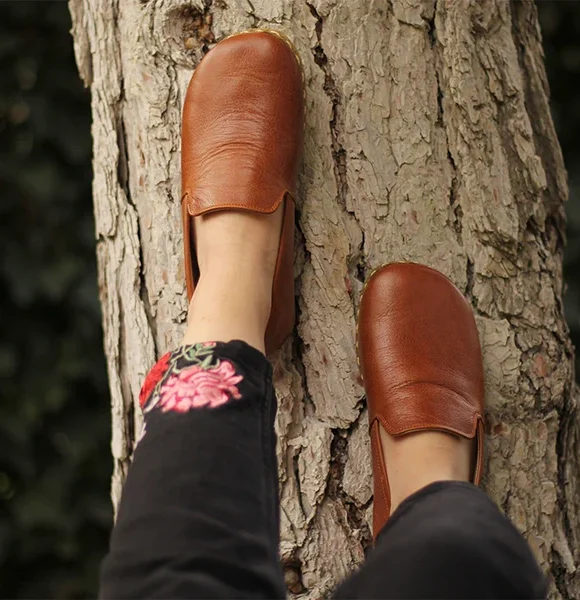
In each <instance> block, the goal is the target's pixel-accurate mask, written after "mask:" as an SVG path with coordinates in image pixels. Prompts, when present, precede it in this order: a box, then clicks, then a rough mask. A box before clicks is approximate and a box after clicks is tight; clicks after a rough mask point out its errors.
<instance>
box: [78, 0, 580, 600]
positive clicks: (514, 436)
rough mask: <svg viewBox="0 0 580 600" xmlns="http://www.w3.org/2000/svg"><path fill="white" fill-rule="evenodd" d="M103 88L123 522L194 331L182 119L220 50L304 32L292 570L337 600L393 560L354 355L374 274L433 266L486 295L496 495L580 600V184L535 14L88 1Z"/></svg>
mask: <svg viewBox="0 0 580 600" xmlns="http://www.w3.org/2000/svg"><path fill="white" fill-rule="evenodd" d="M70 8H71V13H72V16H73V35H74V41H75V50H76V56H77V61H78V65H79V70H80V73H81V76H82V77H83V79H84V81H85V83H86V84H87V85H89V86H90V87H91V89H92V108H93V116H94V123H93V137H94V204H95V214H96V230H97V231H96V233H97V239H98V242H97V251H98V259H99V282H100V291H101V300H102V306H103V320H104V329H105V351H106V354H107V358H108V369H109V378H110V387H111V395H112V415H113V439H112V449H113V456H114V465H115V466H114V476H113V491H112V494H113V502H114V503H116V502H117V501H118V499H119V494H120V490H121V486H122V483H123V480H124V477H125V474H126V472H127V467H128V465H129V461H130V457H131V452H132V448H133V444H134V439H135V432H136V431H138V429H139V427H140V417H139V413H138V411H137V410H136V409H135V406H136V400H137V397H138V393H139V387H140V385H141V381H142V379H143V377H144V376H145V374H146V372H147V370H148V368H149V367H150V366H151V365H152V364H153V363H154V361H155V360H156V358H157V357H159V356H160V355H161V354H162V353H164V352H166V351H167V350H169V349H171V348H173V347H174V346H176V345H177V344H178V342H179V339H180V337H181V335H182V331H183V325H184V322H185V317H186V308H187V299H186V294H185V290H184V274H183V263H182V245H181V244H182V240H181V224H180V216H179V197H180V183H179V175H180V173H179V150H180V113H181V102H182V100H183V97H184V90H185V86H186V84H187V81H188V80H189V77H190V76H191V73H192V70H193V69H194V67H195V65H196V64H197V63H198V61H199V60H200V58H201V57H202V56H203V54H204V53H205V52H206V51H207V50H208V49H209V48H211V47H212V45H213V44H214V42H215V41H217V40H219V39H221V38H222V37H223V36H225V35H227V34H230V33H232V32H235V31H237V30H241V29H245V28H248V27H255V26H268V27H273V28H280V29H283V30H284V31H286V32H287V33H288V34H289V35H290V36H291V37H292V38H293V39H294V40H295V42H296V45H297V46H298V49H299V51H300V53H301V55H302V60H303V62H304V68H305V76H306V82H307V94H306V98H307V124H306V149H305V159H304V168H303V172H302V176H301V186H300V190H301V191H300V197H299V199H298V208H299V220H298V228H297V232H296V235H297V254H296V278H297V289H298V293H299V296H298V299H297V301H298V306H299V319H298V325H297V330H296V335H295V337H294V339H293V340H291V341H290V342H289V343H287V345H286V346H285V348H284V349H283V350H282V351H281V353H280V356H279V357H278V358H277V359H276V360H275V373H276V381H277V389H278V394H279V401H280V410H279V415H278V421H277V429H278V433H279V459H280V482H281V495H282V509H283V510H282V523H281V527H282V547H281V551H282V557H283V560H284V563H285V565H286V574H287V582H288V587H289V589H290V591H291V592H293V593H295V594H304V595H305V596H306V597H309V598H320V597H321V596H322V595H323V594H324V593H325V592H327V591H328V590H329V588H330V587H331V586H333V585H334V584H335V583H336V582H337V581H338V580H340V579H341V578H342V577H344V576H345V575H346V574H347V573H348V572H349V571H350V570H351V569H353V568H354V567H355V566H356V565H357V564H358V563H359V562H360V561H361V560H362V558H363V554H364V551H365V549H366V548H367V547H368V546H369V543H370V533H369V522H370V514H371V501H372V498H371V469H370V462H369V444H368V440H367V413H366V409H365V402H364V397H363V389H362V387H361V385H360V380H359V377H358V370H357V361H356V356H355V315H356V311H357V305H358V301H359V293H360V290H361V286H362V282H363V279H364V277H365V274H366V273H368V272H369V270H370V269H371V268H372V267H374V266H376V265H379V264H381V263H383V262H387V261H395V260H411V261H418V262H422V263H426V264H428V265H431V266H433V267H435V268H437V269H439V270H441V271H443V272H444V273H446V274H447V275H448V276H449V277H451V279H452V280H453V281H454V282H455V283H456V284H457V285H458V286H459V287H460V289H461V290H463V291H464V292H465V294H466V295H467V296H468V297H469V298H470V300H471V301H472V303H473V306H474V308H475V311H476V314H477V323H478V326H479V329H480V334H481V340H482V344H483V348H484V354H485V368H486V378H487V402H488V406H489V411H488V415H487V419H486V426H487V431H488V434H489V436H488V441H487V451H488V452H487V457H488V458H487V476H486V478H485V487H486V489H487V490H488V492H489V493H490V494H491V496H492V497H493V499H494V500H495V501H496V502H497V503H498V504H499V505H500V506H501V507H502V508H503V509H504V510H505V512H506V513H507V514H508V515H509V516H510V517H511V518H512V519H513V520H514V522H515V523H516V525H517V526H518V528H519V529H520V530H521V531H522V532H523V534H524V535H525V537H526V538H527V539H528V540H529V542H530V544H531V546H532V548H533V549H534V552H535V553H536V555H537V557H538V558H539V560H540V562H541V564H542V566H543V568H544V569H545V570H546V571H549V572H550V573H551V576H552V579H553V585H552V589H551V597H553V598H565V599H569V598H577V597H580V572H579V571H578V570H577V566H576V565H578V564H579V557H580V539H579V532H580V529H579V525H580V486H579V456H578V451H579V442H578V439H579V438H578V410H577V408H578V407H577V403H576V401H575V396H574V384H573V367H572V348H571V344H570V341H569V338H568V332H567V329H566V325H565V322H564V317H563V312H562V247H563V220H564V216H563V203H564V201H565V199H566V196H567V183H566V173H565V169H564V165H563V161H562V155H561V152H560V147H559V145H558V141H557V138H556V135H555V132H554V127H553V124H552V120H551V117H550V113H549V108H548V99H549V91H548V84H547V80H546V74H545V70H544V66H543V52H542V46H541V37H540V32H539V28H538V22H537V15H536V9H535V6H534V4H533V3H532V2H530V1H523V2H519V1H516V2H512V3H511V4H510V3H509V2H507V1H506V0H479V1H472V2H464V1H462V0H437V1H435V0H357V1H356V2H355V1H352V0H252V1H251V2H250V0H225V1H224V0H213V1H212V0H123V1H121V0H71V3H70Z"/></svg>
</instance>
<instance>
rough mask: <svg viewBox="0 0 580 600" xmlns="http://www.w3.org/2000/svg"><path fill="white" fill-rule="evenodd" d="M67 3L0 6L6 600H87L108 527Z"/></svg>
mask: <svg viewBox="0 0 580 600" xmlns="http://www.w3.org/2000/svg"><path fill="white" fill-rule="evenodd" d="M69 29H70V17H69V15H68V11H67V6H66V3H57V2H3V3H0V139H1V142H2V143H1V144H0V194H1V199H0V378H1V380H2V385H1V387H0V395H1V401H0V593H1V594H2V597H4V598H11V597H18V598H39V597H44V598H47V597H50V598H88V597H94V596H95V594H96V589H97V572H98V566H99V562H100V560H101V558H102V555H103V554H104V552H105V551H106V545H107V540H108V531H109V528H110V525H111V509H110V502H109V493H108V492H109V477H110V470H111V458H110V449H109V439H110V432H109V422H110V421H109V402H108V391H107V384H106V374H105V363H104V359H103V352H102V340H101V330H100V313H99V305H98V299H97V287H96V265H95V256H94V255H95V249H94V246H95V242H94V232H93V217H92V206H91V136H90V123H91V116H90V96H89V93H88V92H87V91H86V90H84V89H83V87H82V84H81V82H80V81H79V78H78V75H77V72H76V67H75V64H74V57H73V52H72V43H71V38H70V35H69V33H68V31H69Z"/></svg>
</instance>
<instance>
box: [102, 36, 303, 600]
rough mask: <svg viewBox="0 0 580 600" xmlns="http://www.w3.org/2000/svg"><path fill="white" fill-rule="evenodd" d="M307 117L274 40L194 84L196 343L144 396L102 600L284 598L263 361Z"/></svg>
mask: <svg viewBox="0 0 580 600" xmlns="http://www.w3.org/2000/svg"><path fill="white" fill-rule="evenodd" d="M302 103H303V94H302V79H301V74H300V70H299V64H298V62H297V60H296V57H295V55H294V53H293V52H291V48H290V46H289V44H288V43H287V42H286V41H284V40H282V39H281V37H280V36H279V35H278V34H274V33H271V34H270V33H264V32H252V33H249V34H248V33H245V34H244V35H239V36H235V37H233V38H229V39H227V40H224V41H222V42H220V43H219V44H218V45H217V46H216V48H214V49H212V50H211V51H210V52H209V53H208V54H207V56H206V57H205V58H204V59H203V61H202V62H201V63H200V65H199V66H198V67H197V69H196V72H195V74H194V76H193V77H192V80H191V82H190V85H189V88H188V93H187V97H186V100H185V107H184V116H183V131H182V184H183V186H182V187H183V198H182V209H183V217H184V233H185V235H184V243H185V249H186V253H185V263H184V264H185V270H186V280H187V289H188V293H189V294H190V295H191V294H193V296H192V299H191V303H190V306H189V313H188V324H187V331H186V333H185V337H184V340H183V344H184V345H183V346H182V347H180V348H178V349H177V350H175V351H174V352H173V353H170V354H167V355H165V356H164V357H163V358H162V359H161V360H160V361H159V362H158V363H157V365H156V366H155V367H154V368H153V369H152V371H151V372H150V374H149V376H148V377H147V379H146V381H145V384H144V386H143V390H142V393H141V398H140V402H141V406H142V408H143V410H144V413H145V433H144V435H143V436H142V439H141V441H140V442H139V444H138V446H137V448H136V450H135V454H134V459H133V462H132V464H131V467H130V469H129V473H128V477H127V481H126V484H125V487H124V489H123V496H122V499H121V503H120V508H119V514H118V518H117V523H116V525H115V529H114V531H113V535H112V539H111V547H110V552H109V555H108V556H107V558H106V559H105V561H104V565H103V569H102V577H101V590H100V597H102V598H105V599H109V598H281V597H284V596H285V586H284V579H283V575H282V570H281V566H280V563H279V556H278V542H279V539H278V538H279V515H278V512H279V506H278V490H277V485H278V483H277V481H278V472H277V463H276V456H275V445H276V436H275V432H274V415H275V412H276V404H275V398H274V390H273V387H272V368H271V366H270V363H269V362H268V361H267V360H266V357H265V355H264V352H265V351H266V350H268V351H274V350H276V349H277V348H278V347H279V346H280V344H281V343H282V342H283V340H284V338H285V337H286V336H287V335H289V334H290V332H291V330H292V326H293V315H294V295H293V283H294V280H293V272H292V257H293V253H292V240H293V232H294V230H293V222H294V221H293V209H294V205H293V199H292V195H291V191H292V190H293V189H294V187H295V179H296V172H297V164H298V156H299V154H300V146H301V138H302V129H301V128H302V122H301V116H302ZM192 229H194V230H195V231H194V232H192ZM193 233H194V234H195V235H193ZM194 239H195V245H194V244H193V241H194Z"/></svg>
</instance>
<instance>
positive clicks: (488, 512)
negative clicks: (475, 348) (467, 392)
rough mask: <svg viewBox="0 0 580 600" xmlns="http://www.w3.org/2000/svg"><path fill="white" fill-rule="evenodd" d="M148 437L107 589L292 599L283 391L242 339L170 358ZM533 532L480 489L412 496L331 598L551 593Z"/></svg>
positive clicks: (153, 394) (151, 381)
mask: <svg viewBox="0 0 580 600" xmlns="http://www.w3.org/2000/svg"><path fill="white" fill-rule="evenodd" d="M141 402H142V407H143V409H144V411H145V424H146V430H145V433H144V435H143V437H142V439H141V441H140V442H139V444H138V446H137V449H136V451H135V456H134V460H133V464H132V465H131V468H130V470H129V475H128V478H127V482H126V485H125V488H124V491H123V497H122V500H121V504H120V509H119V514H118V519H117V523H116V526H115V528H114V531H113V534H112V538H111V547H110V552H109V554H108V556H107V557H106V559H105V561H104V563H103V568H102V576H101V590H100V597H101V598H105V599H113V598H119V599H121V598H122V599H129V598H284V597H285V596H286V589H285V586H284V579H283V573H282V569H281V566H280V562H279V555H278V545H279V526H278V523H279V506H278V483H277V468H276V457H275V445H276V444H275V442H276V438H275V433H274V416H275V412H276V400H275V396H274V390H273V387H272V370H271V367H270V364H269V363H268V362H267V360H266V359H265V357H264V356H263V355H262V354H261V353H260V352H258V351H257V350H255V349H253V348H251V347H250V346H248V345H247V344H245V343H243V342H230V343H227V344H223V343H217V344H197V345H195V346H185V347H182V348H180V349H178V350H176V351H175V352H174V353H172V354H168V355H166V356H165V357H163V358H162V359H161V360H160V361H159V362H158V363H157V365H156V366H155V367H154V368H153V369H152V371H151V373H150V374H149V376H148V377H147V379H146V381H145V384H144V387H143V391H142V395H141ZM546 594H547V584H546V580H545V578H544V576H543V575H542V573H541V571H540V569H539V567H538V566H537V564H536V562H535V560H534V557H533V555H532V553H531V551H530V549H529V547H528V545H527V543H526V542H525V541H524V539H523V538H522V537H521V536H520V535H519V533H518V532H517V531H516V529H515V528H514V527H513V525H512V524H511V523H510V522H509V521H508V520H507V519H506V518H505V517H504V516H503V515H502V514H501V513H500V511H499V510H498V509H497V508H496V506H495V505H494V504H493V503H492V502H491V501H490V500H489V498H488V497H487V496H486V495H485V494H484V493H483V492H482V491H481V490H479V489H478V488H476V487H475V486H472V485H471V484H468V483H463V482H438V483H434V484H432V485H429V486H428V487H426V488H424V489H422V490H420V491H419V492H417V493H416V494H414V495H413V496H411V497H410V498H408V499H407V500H406V501H405V502H404V503H403V504H401V506H400V507H399V508H398V509H397V510H396V511H395V513H394V514H393V515H392V517H391V518H390V519H389V521H388V523H387V525H386V526H385V528H384V529H383V531H382V532H381V533H380V535H379V537H378V540H377V543H376V545H375V547H374V548H373V549H372V550H371V551H370V552H369V555H368V557H367V559H366V561H365V563H364V564H363V565H362V567H361V568H360V569H359V570H358V571H357V572H356V573H354V574H353V575H351V576H350V578H348V579H347V580H346V581H345V582H343V583H342V584H341V585H340V586H339V588H338V589H337V590H336V591H335V595H334V597H335V598H506V599H507V598H510V599H511V598H545V597H546Z"/></svg>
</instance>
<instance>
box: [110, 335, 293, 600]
mask: <svg viewBox="0 0 580 600" xmlns="http://www.w3.org/2000/svg"><path fill="white" fill-rule="evenodd" d="M271 374H272V373H271V366H270V364H269V363H268V362H267V360H266V358H265V356H264V355H263V354H261V353H260V352H258V350H256V349H254V348H252V347H251V346H249V345H247V344H246V343H245V342H242V341H233V342H229V343H217V344H210V343H206V344H197V345H187V346H183V347H181V348H179V349H178V350H176V351H175V352H173V353H172V354H171V355H169V356H168V357H166V358H164V359H163V360H162V361H161V362H160V363H158V365H157V366H156V367H155V369H154V371H153V372H152V374H151V375H150V377H149V378H148V380H147V381H146V385H145V388H144V390H145V393H144V395H143V402H144V408H145V411H146V414H145V427H146V430H145V433H144V435H143V437H142V439H141V441H140V442H139V444H138V446H137V448H136V450H135V454H134V459H133V463H132V464H131V467H130V469H129V473H128V477H127V481H126V484H125V487H124V489H123V496H122V500H121V504H120V507H119V514H118V517H117V523H116V525H115V528H114V531H113V535H112V538H111V546H110V552H109V554H108V556H107V557H106V559H105V561H104V564H103V569H102V576H101V589H100V594H99V596H100V597H101V598H103V599H105V600H108V599H113V598H119V599H128V598H283V597H284V595H285V588H284V582H283V577H282V572H281V569H280V566H279V560H278V493H277V483H276V481H277V467H276V458H275V435H274V428H273V419H274V414H275V410H276V405H275V397H274V391H273V389H272V381H271ZM147 392H149V393H147Z"/></svg>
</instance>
